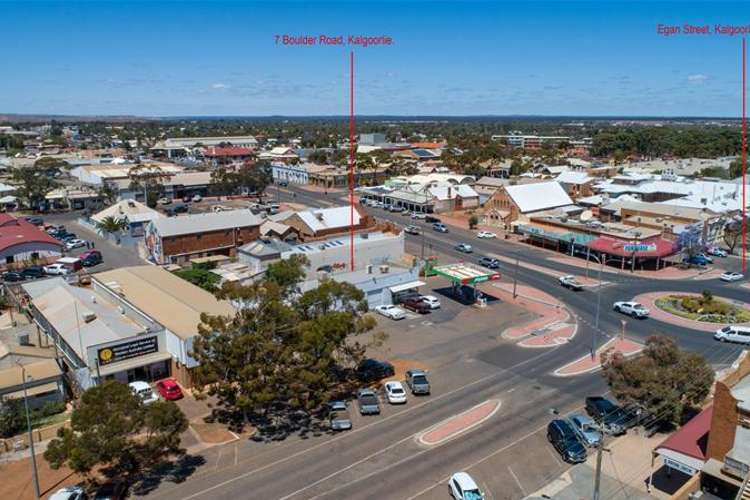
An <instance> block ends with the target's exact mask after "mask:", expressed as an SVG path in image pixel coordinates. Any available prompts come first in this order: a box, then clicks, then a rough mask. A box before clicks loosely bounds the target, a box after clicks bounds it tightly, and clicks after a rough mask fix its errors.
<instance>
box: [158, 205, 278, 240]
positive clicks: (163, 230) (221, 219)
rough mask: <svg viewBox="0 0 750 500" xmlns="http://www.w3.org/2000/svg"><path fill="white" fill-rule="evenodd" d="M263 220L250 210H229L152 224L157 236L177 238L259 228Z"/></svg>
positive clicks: (174, 218)
mask: <svg viewBox="0 0 750 500" xmlns="http://www.w3.org/2000/svg"><path fill="white" fill-rule="evenodd" d="M262 222H263V219H261V218H260V217H258V216H257V215H255V214H253V213H252V212H251V211H250V210H247V209H242V210H230V211H227V212H216V213H205V214H191V215H180V216H177V217H166V218H162V219H155V220H154V221H153V222H152V224H153V225H154V227H155V228H156V230H157V231H158V233H159V235H160V236H162V237H165V236H178V235H181V234H196V233H205V232H208V231H219V230H221V229H230V228H237V227H247V226H259V225H260V224H261V223H262Z"/></svg>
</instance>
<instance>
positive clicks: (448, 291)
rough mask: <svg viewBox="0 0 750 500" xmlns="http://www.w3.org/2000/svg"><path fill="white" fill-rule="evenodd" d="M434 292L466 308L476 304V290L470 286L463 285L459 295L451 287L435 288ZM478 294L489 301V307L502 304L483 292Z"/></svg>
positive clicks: (459, 289)
mask: <svg viewBox="0 0 750 500" xmlns="http://www.w3.org/2000/svg"><path fill="white" fill-rule="evenodd" d="M433 292H434V293H436V294H438V295H441V296H443V297H445V298H447V299H450V300H452V301H454V302H458V303H459V304H461V305H464V306H470V305H473V304H474V299H473V297H474V295H473V294H474V289H473V288H472V287H470V286H468V285H462V286H461V287H459V288H458V293H457V294H456V293H454V288H453V287H449V286H447V287H443V288H435V289H433ZM478 294H481V297H482V298H484V299H486V300H487V305H488V306H489V305H492V304H495V303H499V302H502V301H501V300H500V299H498V298H497V297H493V296H492V295H488V294H486V293H482V292H481V291H478Z"/></svg>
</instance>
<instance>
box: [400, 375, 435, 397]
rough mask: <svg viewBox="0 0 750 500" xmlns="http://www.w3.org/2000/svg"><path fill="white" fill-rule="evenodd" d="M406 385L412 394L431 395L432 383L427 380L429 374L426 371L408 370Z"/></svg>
mask: <svg viewBox="0 0 750 500" xmlns="http://www.w3.org/2000/svg"><path fill="white" fill-rule="evenodd" d="M406 385H408V386H409V389H411V393H412V394H415V395H417V394H429V393H430V382H429V381H428V380H427V374H426V373H425V372H424V370H417V369H411V370H406Z"/></svg>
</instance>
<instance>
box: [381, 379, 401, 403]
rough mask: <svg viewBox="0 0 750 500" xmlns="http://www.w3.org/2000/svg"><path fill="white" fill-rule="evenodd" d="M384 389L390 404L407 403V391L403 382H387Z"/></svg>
mask: <svg viewBox="0 0 750 500" xmlns="http://www.w3.org/2000/svg"><path fill="white" fill-rule="evenodd" d="M384 390H385V397H386V399H387V400H388V402H389V403H390V404H392V405H399V404H404V403H406V391H405V390H404V386H403V385H401V382H396V381H391V382H386V383H385V386H384Z"/></svg>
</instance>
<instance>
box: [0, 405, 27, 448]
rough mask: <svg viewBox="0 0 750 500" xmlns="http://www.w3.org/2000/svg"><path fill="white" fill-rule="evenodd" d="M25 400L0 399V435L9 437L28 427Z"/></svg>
mask: <svg viewBox="0 0 750 500" xmlns="http://www.w3.org/2000/svg"><path fill="white" fill-rule="evenodd" d="M24 411H25V409H24V406H23V400H22V399H19V398H7V399H3V400H2V401H0V437H3V438H9V437H13V436H15V435H16V434H18V433H20V432H21V431H23V430H24V429H25V428H26V414H25V413H24Z"/></svg>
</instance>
